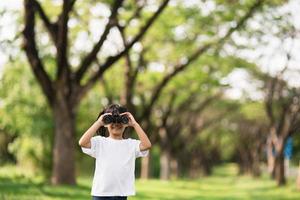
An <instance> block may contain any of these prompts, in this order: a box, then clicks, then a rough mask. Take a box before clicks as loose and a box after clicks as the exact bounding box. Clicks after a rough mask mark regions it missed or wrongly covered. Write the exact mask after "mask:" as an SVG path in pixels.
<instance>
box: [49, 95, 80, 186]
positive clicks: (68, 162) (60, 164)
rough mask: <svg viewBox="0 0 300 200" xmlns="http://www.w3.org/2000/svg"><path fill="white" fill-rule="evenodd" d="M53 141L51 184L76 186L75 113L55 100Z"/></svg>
mask: <svg viewBox="0 0 300 200" xmlns="http://www.w3.org/2000/svg"><path fill="white" fill-rule="evenodd" d="M53 109H54V110H53V113H54V121H55V140H54V148H53V168H52V178H51V182H52V184H55V185H57V184H72V185H74V184H76V180H75V113H74V111H73V109H71V106H70V105H68V103H66V101H64V100H62V99H60V100H56V102H55V105H54V108H53Z"/></svg>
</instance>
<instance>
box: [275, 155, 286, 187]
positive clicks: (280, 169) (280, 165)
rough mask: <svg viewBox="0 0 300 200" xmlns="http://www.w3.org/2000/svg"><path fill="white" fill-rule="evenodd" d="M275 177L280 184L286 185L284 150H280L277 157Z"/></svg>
mask: <svg viewBox="0 0 300 200" xmlns="http://www.w3.org/2000/svg"><path fill="white" fill-rule="evenodd" d="M274 170H275V179H276V182H277V185H278V186H282V185H285V183H286V179H285V176H284V175H285V174H284V155H283V152H278V155H277V157H276V159H275V169H274Z"/></svg>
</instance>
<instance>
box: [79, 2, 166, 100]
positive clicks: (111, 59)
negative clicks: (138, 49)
mask: <svg viewBox="0 0 300 200" xmlns="http://www.w3.org/2000/svg"><path fill="white" fill-rule="evenodd" d="M169 1H170V0H164V1H163V3H162V4H161V5H160V7H159V8H158V10H157V11H156V12H155V13H154V14H153V15H152V17H151V18H150V19H149V20H148V21H147V22H146V24H145V25H144V26H143V27H142V28H141V29H140V31H139V33H138V34H137V35H136V36H135V37H134V39H133V40H132V41H131V42H129V44H128V45H127V46H126V47H125V48H124V50H123V51H121V52H120V53H119V54H117V55H115V56H110V57H108V58H107V60H106V62H105V63H103V64H102V65H101V66H99V69H98V71H97V72H96V73H95V74H94V76H92V77H91V78H90V79H89V80H88V82H87V83H86V84H85V85H84V86H82V87H81V88H82V93H85V92H86V91H88V89H89V88H91V87H92V86H93V85H94V83H95V82H96V80H97V79H99V78H100V77H101V76H102V74H103V73H104V72H105V71H106V70H107V69H108V68H109V67H110V66H112V65H113V64H114V63H115V62H116V61H118V60H119V59H120V58H121V57H122V56H123V55H125V54H126V52H127V51H129V49H131V47H132V46H133V45H134V44H135V43H136V42H137V41H139V40H141V39H142V37H143V36H144V35H145V33H146V32H147V30H148V29H149V28H150V26H151V25H152V24H153V23H154V21H155V20H156V19H157V18H158V16H159V15H160V14H161V13H162V11H163V10H164V9H165V8H166V6H167V4H168V3H169ZM83 95H84V94H82V96H83Z"/></svg>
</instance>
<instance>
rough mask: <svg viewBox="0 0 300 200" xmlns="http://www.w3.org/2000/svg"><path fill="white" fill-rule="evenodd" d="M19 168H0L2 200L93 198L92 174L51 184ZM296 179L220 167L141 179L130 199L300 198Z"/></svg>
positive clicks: (265, 199)
mask: <svg viewBox="0 0 300 200" xmlns="http://www.w3.org/2000/svg"><path fill="white" fill-rule="evenodd" d="M31 176H32V175H28V174H26V172H24V171H22V170H20V169H18V168H16V167H9V166H7V167H2V168H0V200H48V199H64V200H67V199H78V200H79V199H91V197H90V187H91V181H92V180H91V177H86V178H84V177H80V178H78V185H77V186H51V185H49V184H45V183H43V182H42V179H41V178H40V177H36V178H34V179H33V178H29V177H31ZM294 182H295V181H294V180H290V181H289V183H288V185H287V186H285V187H280V188H278V187H277V186H276V183H275V182H274V181H272V180H270V179H269V178H268V177H267V176H266V175H264V176H263V177H261V178H259V179H254V178H251V177H249V176H237V175H236V167H235V165H224V166H222V167H218V168H217V169H216V170H215V171H214V175H213V176H211V177H205V178H201V179H198V180H172V181H160V180H155V179H151V180H137V181H136V190H137V195H136V196H134V197H130V198H128V199H129V200H139V199H145V200H150V199H152V200H171V199H174V200H175V199H176V200H187V199H189V200H201V199H208V200H214V199H220V200H226V199H228V200H235V199H258V200H260V199H263V200H268V199H270V200H277V199H278V200H282V199H295V200H296V199H300V191H297V190H296V188H295V184H294Z"/></svg>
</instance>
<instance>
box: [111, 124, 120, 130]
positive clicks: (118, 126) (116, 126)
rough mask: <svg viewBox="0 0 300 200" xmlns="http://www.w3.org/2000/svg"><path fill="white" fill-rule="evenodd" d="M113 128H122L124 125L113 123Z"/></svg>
mask: <svg viewBox="0 0 300 200" xmlns="http://www.w3.org/2000/svg"><path fill="white" fill-rule="evenodd" d="M111 127H112V128H113V129H121V128H122V125H121V124H112V126H111Z"/></svg>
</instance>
